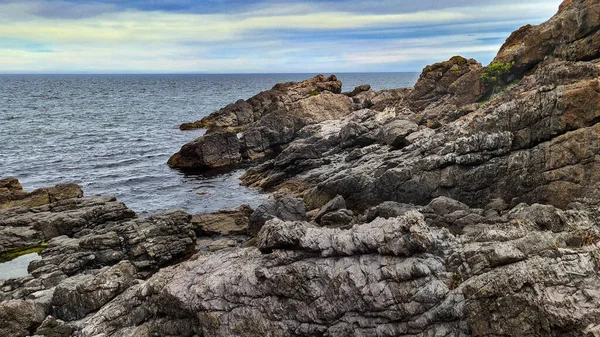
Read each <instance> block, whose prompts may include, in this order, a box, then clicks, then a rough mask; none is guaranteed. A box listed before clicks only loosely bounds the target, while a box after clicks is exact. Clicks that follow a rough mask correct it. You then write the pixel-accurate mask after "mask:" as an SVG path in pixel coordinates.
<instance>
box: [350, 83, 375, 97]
mask: <svg viewBox="0 0 600 337" xmlns="http://www.w3.org/2000/svg"><path fill="white" fill-rule="evenodd" d="M369 90H371V85H370V84H361V85H359V86H357V87H355V88H354V90H352V91H351V92H349V93H345V95H346V96H348V97H354V96H356V95H358V94H360V93H362V92H365V91H369Z"/></svg>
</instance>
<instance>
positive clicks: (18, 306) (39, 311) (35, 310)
mask: <svg viewBox="0 0 600 337" xmlns="http://www.w3.org/2000/svg"><path fill="white" fill-rule="evenodd" d="M45 317H46V314H45V312H44V308H43V307H42V306H41V305H39V304H37V303H35V302H33V301H23V300H10V301H4V302H2V303H0V335H2V336H11V337H13V336H14V337H25V336H27V335H29V331H31V330H32V329H33V330H35V327H36V326H37V325H38V324H40V323H41V322H42V321H43V320H44V318H45Z"/></svg>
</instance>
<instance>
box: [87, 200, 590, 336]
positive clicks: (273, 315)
mask: <svg viewBox="0 0 600 337" xmlns="http://www.w3.org/2000/svg"><path fill="white" fill-rule="evenodd" d="M438 204H439V205H438V206H433V205H432V208H433V209H435V210H436V211H437V212H440V215H441V216H447V215H449V214H451V213H445V214H444V213H443V212H456V211H464V212H465V213H466V214H478V213H479V212H480V211H481V210H477V209H470V208H468V207H466V208H465V207H463V206H461V207H460V209H457V206H458V204H456V202H452V201H451V200H448V199H446V200H440V201H439V202H438ZM536 207H537V206H535V205H534V206H528V205H519V206H518V207H517V208H515V209H514V210H511V211H508V212H504V213H503V214H502V215H499V214H495V220H493V216H492V215H490V216H487V217H485V219H486V220H488V221H494V222H493V224H484V223H478V222H473V223H470V224H468V225H466V226H465V227H464V229H463V230H462V232H461V233H460V234H456V235H454V234H451V233H450V231H448V229H446V228H444V227H435V226H433V225H432V224H431V223H430V222H429V221H428V220H427V217H426V216H424V215H423V214H421V213H420V212H418V211H414V210H413V211H409V212H408V213H406V214H405V215H403V216H400V217H396V218H389V219H387V220H385V219H382V218H378V219H376V220H374V221H373V222H371V223H369V224H360V225H355V226H354V227H353V228H351V229H349V230H340V229H331V228H319V227H315V226H314V225H311V224H309V223H306V222H284V221H282V220H278V219H273V220H269V221H268V222H267V224H266V225H265V226H264V227H263V228H262V229H261V231H260V233H259V234H258V247H257V248H241V249H236V250H229V251H221V252H215V253H210V254H202V255H197V256H195V257H193V258H191V259H190V260H189V261H188V262H184V263H182V264H180V265H178V266H174V267H169V268H166V269H163V270H161V271H160V272H158V273H157V274H155V275H154V276H152V277H151V278H150V279H149V280H147V281H144V282H142V283H140V284H138V285H134V286H132V287H131V288H129V289H128V290H126V291H125V292H123V293H122V294H120V295H118V296H117V297H115V299H114V300H112V301H111V302H109V303H108V304H107V305H105V306H104V307H103V308H101V309H100V310H99V311H97V312H96V313H94V314H92V315H89V316H87V317H86V318H85V319H83V320H81V321H78V322H77V323H76V325H77V331H78V332H79V335H81V336H94V335H96V334H98V333H100V332H104V333H106V334H107V335H108V336H118V335H123V334H130V335H138V334H158V335H179V336H193V335H202V336H242V335H243V336H264V335H265V334H268V335H270V336H314V335H329V336H347V335H349V334H350V335H355V334H357V333H358V334H362V335H369V336H371V335H381V336H409V335H413V336H414V335H419V334H438V335H453V336H456V335H458V336H504V335H507V334H508V335H511V336H583V335H586V333H587V332H588V331H593V329H595V322H597V319H598V318H600V317H599V315H600V310H599V309H600V307H599V306H598V303H599V302H598V294H597V292H596V291H595V290H594V289H595V285H598V284H599V283H598V282H600V279H599V278H598V274H597V269H596V268H597V263H598V262H597V261H598V260H597V258H596V257H595V256H596V255H595V254H596V253H595V251H596V250H597V245H596V242H597V238H598V236H597V235H598V229H597V227H596V225H595V223H596V221H598V219H599V218H598V215H599V214H598V212H597V211H596V210H595V209H589V208H585V207H584V208H579V209H573V210H570V211H560V210H558V209H556V208H551V209H548V210H547V211H548V212H549V213H548V214H552V215H554V216H555V217H556V218H557V219H560V222H561V223H562V226H561V227H560V228H556V231H546V230H545V229H543V228H545V227H544V226H545V222H546V221H547V220H546V219H547V217H546V216H533V217H531V218H529V219H521V218H519V214H523V212H525V213H528V214H531V213H529V209H531V208H536ZM533 214H535V213H533ZM590 238H592V239H590ZM260 250H262V251H263V252H268V254H264V253H262V254H261V252H260ZM275 309H277V310H275ZM114 313H118V314H116V315H115V314H114ZM573 313H577V314H575V315H574V314H573Z"/></svg>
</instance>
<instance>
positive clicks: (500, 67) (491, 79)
mask: <svg viewBox="0 0 600 337" xmlns="http://www.w3.org/2000/svg"><path fill="white" fill-rule="evenodd" d="M514 65H515V63H514V62H506V63H505V62H492V63H491V64H490V65H489V66H487V67H485V71H484V72H483V74H481V80H482V81H483V83H484V84H485V85H486V86H487V87H496V86H498V85H500V84H502V83H503V82H504V79H505V77H506V76H507V75H508V74H509V73H510V70H511V69H512V67H513V66H514Z"/></svg>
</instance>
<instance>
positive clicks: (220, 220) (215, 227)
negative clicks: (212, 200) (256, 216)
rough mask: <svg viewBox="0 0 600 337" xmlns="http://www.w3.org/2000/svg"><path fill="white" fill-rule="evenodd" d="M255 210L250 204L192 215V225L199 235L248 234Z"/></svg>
mask: <svg viewBox="0 0 600 337" xmlns="http://www.w3.org/2000/svg"><path fill="white" fill-rule="evenodd" d="M253 212H254V211H253V210H252V208H251V207H250V206H248V205H242V206H240V207H238V208H235V209H231V210H222V211H218V212H215V213H208V214H196V215H194V216H192V225H194V227H195V228H196V234H198V235H213V234H216V235H236V234H246V233H247V231H248V224H249V222H250V216H251V215H252V213H253Z"/></svg>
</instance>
